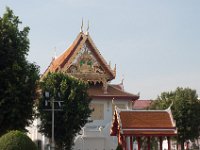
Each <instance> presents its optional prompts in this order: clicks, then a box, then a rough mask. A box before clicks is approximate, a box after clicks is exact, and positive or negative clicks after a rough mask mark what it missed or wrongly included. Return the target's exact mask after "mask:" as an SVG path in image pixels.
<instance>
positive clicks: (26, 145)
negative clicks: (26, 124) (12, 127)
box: [0, 131, 37, 150]
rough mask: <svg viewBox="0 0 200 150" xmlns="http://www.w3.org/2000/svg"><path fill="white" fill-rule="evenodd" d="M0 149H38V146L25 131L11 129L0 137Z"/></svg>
mask: <svg viewBox="0 0 200 150" xmlns="http://www.w3.org/2000/svg"><path fill="white" fill-rule="evenodd" d="M0 150H37V147H36V145H35V143H34V142H33V141H32V140H31V139H30V138H29V137H28V136H27V135H25V134H24V133H22V132H20V131H10V132H8V133H7V134H4V135H3V136H2V137H1V138H0Z"/></svg>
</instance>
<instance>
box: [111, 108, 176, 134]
mask: <svg viewBox="0 0 200 150" xmlns="http://www.w3.org/2000/svg"><path fill="white" fill-rule="evenodd" d="M114 115H115V117H113V118H114V120H113V125H112V128H111V135H114V136H116V133H117V131H116V129H118V130H119V131H118V132H120V133H121V134H126V135H146V136H150V135H157V136H159V135H168V136H174V135H176V134H177V129H176V125H175V122H174V120H173V118H172V113H171V111H170V110H169V109H167V110H123V109H119V108H116V110H115V113H114ZM116 116H117V117H116ZM116 119H117V121H116ZM116 122H117V124H116ZM117 126H118V127H117Z"/></svg>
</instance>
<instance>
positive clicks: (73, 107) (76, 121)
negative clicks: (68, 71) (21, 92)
mask: <svg viewBox="0 0 200 150" xmlns="http://www.w3.org/2000/svg"><path fill="white" fill-rule="evenodd" d="M40 85H41V87H40V88H41V91H42V93H43V95H42V96H41V98H40V99H39V102H38V112H39V117H40V119H41V124H40V126H39V128H40V132H42V133H43V134H45V135H46V136H47V137H48V138H51V134H52V132H51V120H52V117H51V112H49V111H46V109H48V108H49V109H50V108H51V106H49V107H47V106H45V105H44V104H45V101H46V100H49V101H51V100H52V99H54V100H55V101H63V103H61V104H62V107H61V108H62V111H55V128H54V129H55V142H56V145H57V146H58V147H59V148H61V147H62V148H63V149H66V150H70V149H71V147H72V145H73V141H74V137H75V136H76V134H77V133H79V132H80V130H81V128H82V127H83V126H84V125H85V124H86V123H87V122H88V117H90V113H91V112H92V110H91V109H90V108H89V104H90V101H91V99H90V98H89V96H88V94H87V89H88V86H87V85H86V84H85V83H84V82H83V81H80V80H77V79H75V78H73V77H69V76H67V75H65V74H63V73H49V74H48V75H47V76H46V77H44V78H43V80H42V81H41V84H40ZM45 91H48V92H49V99H47V98H46V97H45V96H44V95H45ZM55 108H56V109H57V108H60V107H58V106H57V103H55Z"/></svg>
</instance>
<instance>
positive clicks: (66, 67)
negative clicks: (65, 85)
mask: <svg viewBox="0 0 200 150" xmlns="http://www.w3.org/2000/svg"><path fill="white" fill-rule="evenodd" d="M59 71H60V72H64V73H66V74H69V75H72V76H74V77H77V78H79V79H82V80H84V81H87V82H93V83H96V82H98V83H101V82H102V83H105V82H107V81H111V80H112V79H114V78H115V75H116V68H114V69H111V67H110V65H108V64H107V62H106V61H105V60H104V58H103V57H102V56H101V54H100V52H99V50H98V49H97V48H96V46H95V45H94V43H93V41H92V39H91V37H90V36H89V35H86V34H84V33H82V32H81V33H79V35H78V36H77V38H76V40H75V41H74V42H73V44H72V45H71V46H70V47H69V48H68V49H67V50H66V51H65V52H64V53H63V54H62V55H60V56H59V57H58V58H56V59H53V60H52V62H51V64H50V66H49V67H48V69H47V70H46V71H45V73H44V75H45V74H46V73H48V72H59Z"/></svg>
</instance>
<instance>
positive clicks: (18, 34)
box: [0, 8, 39, 135]
mask: <svg viewBox="0 0 200 150" xmlns="http://www.w3.org/2000/svg"><path fill="white" fill-rule="evenodd" d="M20 24H21V21H20V20H19V18H18V17H17V16H15V15H14V13H13V11H12V10H11V9H10V8H6V11H5V13H4V15H3V16H2V17H0V112H1V113H0V135H2V134H4V133H5V132H6V131H8V130H16V129H17V130H25V127H26V126H28V125H29V124H30V122H31V121H30V120H31V119H32V116H33V104H34V99H35V96H36V94H35V88H36V81H37V79H38V78H39V75H38V74H39V69H38V67H37V66H36V65H35V64H33V63H29V62H28V61H27V59H26V56H27V54H28V51H29V40H28V32H29V27H24V28H23V29H22V30H20V29H19V25H20Z"/></svg>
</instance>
